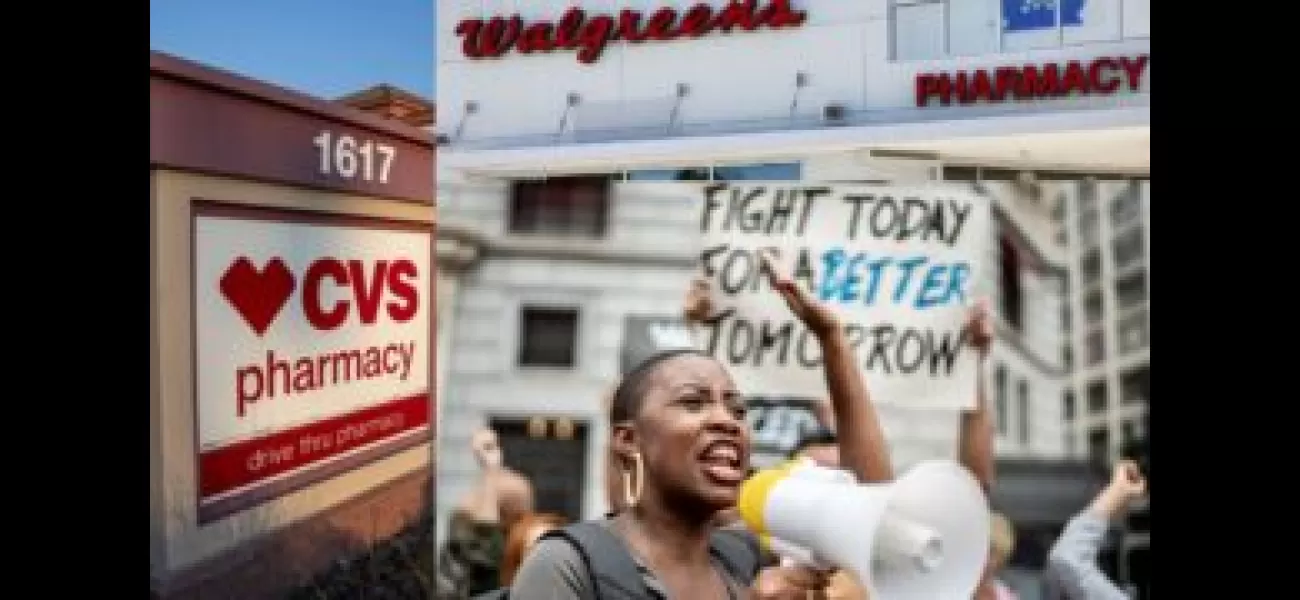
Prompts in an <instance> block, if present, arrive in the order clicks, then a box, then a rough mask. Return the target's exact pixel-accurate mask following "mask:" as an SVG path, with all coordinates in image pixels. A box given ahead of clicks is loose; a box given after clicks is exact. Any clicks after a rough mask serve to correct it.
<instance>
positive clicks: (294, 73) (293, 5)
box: [149, 0, 436, 100]
mask: <svg viewBox="0 0 1300 600" xmlns="http://www.w3.org/2000/svg"><path fill="white" fill-rule="evenodd" d="M435 1H436V0H149V47H150V49H152V50H158V51H161V52H166V53H168V54H172V55H175V56H179V57H181V58H186V59H189V60H193V61H196V62H200V63H204V64H206V65H210V66H213V67H218V68H222V69H226V70H228V71H234V72H236V73H239V74H241V75H246V76H249V77H252V78H255V79H260V80H263V81H266V82H269V83H274V84H277V85H280V86H283V87H287V88H290V89H294V90H298V91H300V92H305V93H308V94H311V95H314V96H320V97H324V98H329V99H332V98H337V97H339V96H342V95H344V94H348V93H351V92H355V91H358V90H361V89H364V88H367V87H370V86H372V85H375V84H378V83H388V84H392V85H395V86H397V87H399V88H401V89H404V90H406V91H408V92H412V93H415V94H418V95H421V96H424V97H426V98H428V99H429V100H434V83H433V71H434V64H433V60H434V59H433V52H434V39H433V36H434V18H435V11H434V2H435Z"/></svg>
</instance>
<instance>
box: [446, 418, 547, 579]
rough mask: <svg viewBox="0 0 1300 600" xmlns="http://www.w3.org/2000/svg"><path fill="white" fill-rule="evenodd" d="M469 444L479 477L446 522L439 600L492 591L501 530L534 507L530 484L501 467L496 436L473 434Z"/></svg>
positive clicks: (500, 550) (500, 551)
mask: <svg viewBox="0 0 1300 600" xmlns="http://www.w3.org/2000/svg"><path fill="white" fill-rule="evenodd" d="M470 446H471V448H472V449H473V453H474V458H475V459H476V461H477V462H478V465H479V469H480V472H479V478H478V481H477V482H475V485H474V487H473V488H472V489H471V490H470V492H469V493H468V494H467V495H466V496H465V497H464V498H462V499H461V501H460V502H459V503H458V504H457V506H456V508H455V509H453V510H452V513H451V516H450V518H449V520H448V531H447V540H446V542H445V543H444V546H443V549H442V552H440V553H439V556H438V574H437V583H436V592H437V593H436V596H437V598H439V599H440V600H465V599H467V598H470V597H472V596H475V595H477V594H481V593H484V592H487V591H490V590H493V589H496V588H497V587H498V585H499V582H500V567H501V562H502V558H503V552H504V548H503V546H504V539H505V532H506V531H508V530H509V528H510V527H511V526H512V525H514V523H515V522H516V521H517V520H518V519H519V518H520V517H522V516H523V515H525V514H527V513H529V512H531V511H532V508H533V506H532V505H533V491H532V485H531V484H530V483H529V482H528V480H527V479H526V478H524V477H523V476H522V475H520V474H518V473H516V472H514V471H512V470H510V469H509V468H507V467H505V466H504V465H503V464H502V454H501V448H500V446H499V445H498V443H497V436H496V432H494V431H492V430H491V429H486V428H484V429H481V430H479V431H476V432H475V433H474V435H473V436H471V438H470Z"/></svg>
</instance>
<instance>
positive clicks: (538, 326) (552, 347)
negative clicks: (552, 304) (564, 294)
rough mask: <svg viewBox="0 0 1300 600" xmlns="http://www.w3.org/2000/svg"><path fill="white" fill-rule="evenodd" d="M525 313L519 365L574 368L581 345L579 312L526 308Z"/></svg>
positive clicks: (520, 338) (522, 320)
mask: <svg viewBox="0 0 1300 600" xmlns="http://www.w3.org/2000/svg"><path fill="white" fill-rule="evenodd" d="M521 313H522V314H521V315H520V327H519V365H520V366H523V367H564V368H570V367H573V366H574V362H575V358H576V354H577V345H578V311H577V309H573V308H537V307H525V308H524V309H523V310H522V311H521Z"/></svg>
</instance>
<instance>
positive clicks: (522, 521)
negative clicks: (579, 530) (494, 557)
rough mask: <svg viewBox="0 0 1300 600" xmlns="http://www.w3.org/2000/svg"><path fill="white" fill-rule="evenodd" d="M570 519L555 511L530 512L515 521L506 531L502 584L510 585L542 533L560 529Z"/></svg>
mask: <svg viewBox="0 0 1300 600" xmlns="http://www.w3.org/2000/svg"><path fill="white" fill-rule="evenodd" d="M567 523H568V519H566V518H564V517H563V516H561V515H557V514H554V513H528V514H526V515H524V516H523V517H521V518H519V519H518V520H517V521H515V524H514V525H513V526H511V527H510V529H509V531H508V532H507V533H506V544H505V552H504V555H503V556H502V559H501V585H502V586H507V587H508V586H509V585H510V584H511V583H512V582H513V581H514V579H515V574H516V573H518V572H519V565H520V564H522V563H523V560H524V557H525V556H527V555H528V552H529V550H532V548H533V546H535V545H536V544H537V540H538V539H540V538H541V537H542V535H544V534H546V533H547V532H549V531H551V530H553V529H559V528H561V527H563V526H564V525H566V524H567Z"/></svg>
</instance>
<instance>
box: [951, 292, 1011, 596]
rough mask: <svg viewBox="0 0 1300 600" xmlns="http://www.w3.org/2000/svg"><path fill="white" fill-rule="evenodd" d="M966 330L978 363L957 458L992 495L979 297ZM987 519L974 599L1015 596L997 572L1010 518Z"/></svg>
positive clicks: (985, 322)
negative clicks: (986, 553)
mask: <svg viewBox="0 0 1300 600" xmlns="http://www.w3.org/2000/svg"><path fill="white" fill-rule="evenodd" d="M966 332H967V336H969V337H968V339H969V340H970V343H971V346H972V347H973V348H975V350H976V352H977V353H978V354H977V356H978V357H979V362H980V366H979V369H977V371H976V372H977V376H976V383H975V408H973V409H971V410H968V411H963V412H962V415H961V429H960V432H959V434H958V441H957V446H958V451H957V452H958V460H959V461H960V462H961V464H962V466H964V467H966V469H967V470H969V471H970V472H971V474H972V475H973V476H974V477H975V480H976V481H978V482H979V484H980V488H982V489H983V490H984V494H985V495H992V493H993V484H994V479H995V474H996V468H995V457H994V452H993V449H994V437H993V436H994V427H993V417H992V415H991V414H990V412H991V411H990V410H989V403H988V398H987V394H986V393H985V387H986V386H985V378H984V362H985V360H986V359H987V358H988V355H989V350H990V349H991V348H992V346H993V323H992V320H991V316H990V315H989V310H988V303H987V302H986V301H984V300H983V299H980V300H978V301H976V303H975V306H974V308H973V309H972V311H971V316H970V320H969V321H968V323H967V329H966ZM989 523H990V533H991V535H990V536H989V557H988V560H987V562H985V564H984V573H983V575H982V576H981V578H980V583H979V586H978V587H976V588H975V594H974V600H1015V598H1016V595H1015V593H1014V592H1013V591H1012V590H1011V588H1010V587H1009V586H1008V585H1007V584H1006V583H1005V582H1003V581H1002V580H1001V579H999V578H998V576H997V575H998V572H999V571H1001V570H1002V568H1003V567H1004V566H1005V565H1006V562H1007V560H1008V559H1009V558H1010V557H1011V550H1012V548H1013V547H1014V544H1015V534H1014V529H1013V528H1012V525H1011V521H1010V520H1008V519H1007V518H1006V516H1005V515H1002V514H1000V513H990V515H989Z"/></svg>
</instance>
